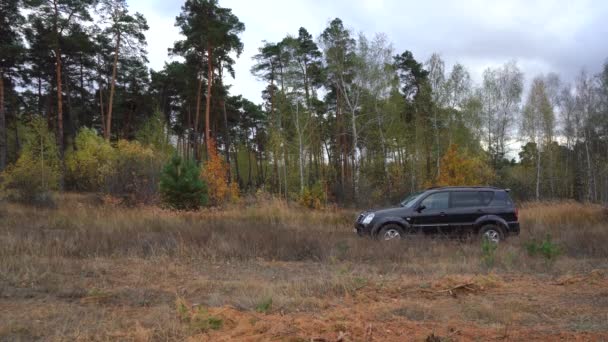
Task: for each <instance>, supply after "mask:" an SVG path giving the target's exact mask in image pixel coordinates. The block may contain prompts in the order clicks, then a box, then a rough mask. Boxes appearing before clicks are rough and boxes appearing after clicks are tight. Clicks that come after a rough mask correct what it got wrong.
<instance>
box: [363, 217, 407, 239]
mask: <svg viewBox="0 0 608 342" xmlns="http://www.w3.org/2000/svg"><path fill="white" fill-rule="evenodd" d="M389 224H396V225H398V226H399V227H401V229H403V230H404V231H407V229H408V228H409V227H410V225H409V223H407V221H405V220H403V219H400V218H396V217H387V218H385V219H382V221H380V222H378V223H377V224H376V225H375V226H374V229H373V230H372V234H371V235H372V236H377V235H378V232H380V230H381V229H382V228H383V227H385V226H387V225H389Z"/></svg>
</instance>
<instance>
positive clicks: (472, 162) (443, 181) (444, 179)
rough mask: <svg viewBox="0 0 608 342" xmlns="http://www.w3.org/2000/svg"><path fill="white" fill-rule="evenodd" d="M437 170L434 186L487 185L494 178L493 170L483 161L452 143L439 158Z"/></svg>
mask: <svg viewBox="0 0 608 342" xmlns="http://www.w3.org/2000/svg"><path fill="white" fill-rule="evenodd" d="M439 170H440V173H439V177H438V178H437V181H436V182H435V184H434V185H436V186H461V185H462V186H465V185H466V186H474V185H489V184H490V183H492V181H493V180H494V178H495V174H494V171H493V170H492V168H490V166H489V165H488V164H487V163H486V162H485V161H483V160H482V159H480V158H479V157H474V156H469V155H467V154H466V153H464V152H461V151H459V150H458V146H457V145H454V144H453V145H451V146H450V147H449V148H448V150H447V152H446V153H445V155H444V156H443V157H442V158H441V165H440V169H439Z"/></svg>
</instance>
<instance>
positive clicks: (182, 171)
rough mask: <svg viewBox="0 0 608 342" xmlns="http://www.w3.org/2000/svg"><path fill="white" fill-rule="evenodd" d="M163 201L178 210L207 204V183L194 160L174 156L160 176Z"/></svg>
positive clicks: (196, 207)
mask: <svg viewBox="0 0 608 342" xmlns="http://www.w3.org/2000/svg"><path fill="white" fill-rule="evenodd" d="M160 193H161V198H162V201H163V203H165V204H166V205H167V206H169V207H171V208H173V209H178V210H196V209H198V208H200V207H201V206H204V205H206V204H207V184H206V183H205V182H203V181H202V180H201V179H200V177H199V168H198V167H197V166H196V164H195V163H194V162H192V161H191V160H187V159H182V158H181V157H179V156H177V155H176V156H174V157H173V159H171V161H170V162H169V163H168V164H167V165H166V166H165V167H164V169H163V173H162V175H161V178H160Z"/></svg>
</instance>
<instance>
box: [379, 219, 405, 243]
mask: <svg viewBox="0 0 608 342" xmlns="http://www.w3.org/2000/svg"><path fill="white" fill-rule="evenodd" d="M404 235H405V232H404V231H403V228H401V226H399V225H397V224H392V223H391V224H387V225H385V226H383V227H382V228H380V231H379V232H378V235H377V238H378V240H383V241H390V240H400V239H403V237H404Z"/></svg>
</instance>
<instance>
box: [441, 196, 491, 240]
mask: <svg viewBox="0 0 608 342" xmlns="http://www.w3.org/2000/svg"><path fill="white" fill-rule="evenodd" d="M488 193H489V194H490V195H491V194H492V192H488V191H477V190H460V191H452V192H451V194H450V210H449V216H448V220H449V221H450V227H451V231H452V232H454V233H458V234H461V233H466V232H468V231H470V230H472V229H473V226H474V223H475V221H476V220H477V219H478V218H479V217H481V216H483V215H486V212H485V207H486V204H487V203H489V200H491V198H490V199H489V200H488V198H487V197H488Z"/></svg>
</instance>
